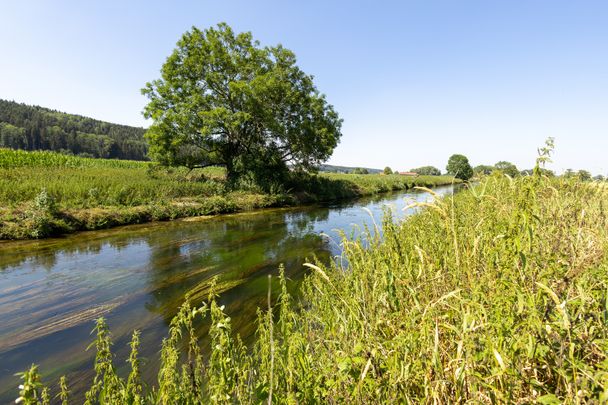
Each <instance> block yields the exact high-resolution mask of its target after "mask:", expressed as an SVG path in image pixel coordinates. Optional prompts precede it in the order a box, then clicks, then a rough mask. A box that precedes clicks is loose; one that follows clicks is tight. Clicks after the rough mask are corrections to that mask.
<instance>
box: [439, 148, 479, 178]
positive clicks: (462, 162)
mask: <svg viewBox="0 0 608 405" xmlns="http://www.w3.org/2000/svg"><path fill="white" fill-rule="evenodd" d="M446 170H447V172H448V174H451V175H452V176H454V177H456V178H457V179H461V180H465V181H466V180H469V179H470V178H471V177H473V168H472V167H471V165H470V164H469V159H467V157H466V156H464V155H458V154H455V155H452V156H450V158H449V159H448V165H447V166H446Z"/></svg>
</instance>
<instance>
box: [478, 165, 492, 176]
mask: <svg viewBox="0 0 608 405" xmlns="http://www.w3.org/2000/svg"><path fill="white" fill-rule="evenodd" d="M494 169H496V168H495V167H494V166H490V165H478V166H475V167H474V168H473V173H475V174H477V175H480V174H485V175H488V174H492V172H493V171H494Z"/></svg>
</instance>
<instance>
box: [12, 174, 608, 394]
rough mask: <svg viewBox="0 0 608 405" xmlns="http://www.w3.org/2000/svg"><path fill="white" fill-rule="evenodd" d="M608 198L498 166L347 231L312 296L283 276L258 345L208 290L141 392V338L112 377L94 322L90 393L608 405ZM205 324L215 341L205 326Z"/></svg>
mask: <svg viewBox="0 0 608 405" xmlns="http://www.w3.org/2000/svg"><path fill="white" fill-rule="evenodd" d="M606 197H608V189H606V188H605V187H597V186H595V185H594V184H588V183H581V182H578V181H576V180H563V179H548V178H544V177H541V176H539V175H535V176H530V177H521V178H517V179H510V178H507V177H501V176H491V177H489V178H486V179H484V180H483V181H482V182H481V183H480V184H479V185H477V186H476V187H474V188H472V189H471V190H470V191H465V192H462V193H459V194H458V195H456V196H455V197H449V198H444V199H437V200H436V201H434V202H432V203H419V204H417V205H418V206H424V207H425V208H426V209H424V210H422V211H421V212H420V213H419V214H417V215H415V216H413V217H411V218H410V219H408V220H406V221H405V222H403V223H395V222H393V220H392V219H391V217H390V215H387V217H386V218H385V220H384V223H383V235H384V236H383V239H382V240H380V238H379V237H378V236H376V234H375V233H373V232H368V233H367V234H366V235H363V236H362V237H363V238H365V239H366V240H365V241H363V240H356V241H349V240H346V239H345V240H344V241H343V245H344V255H345V259H346V260H344V261H339V262H336V263H335V264H334V265H331V266H323V265H321V264H319V263H316V264H315V263H310V264H308V265H307V266H308V267H309V268H311V269H312V274H311V275H310V276H309V277H308V278H307V280H306V282H305V283H304V286H303V296H304V298H303V300H302V302H303V304H300V303H296V302H294V301H293V300H292V299H291V298H290V296H289V294H288V293H287V290H286V288H285V280H284V279H283V277H282V275H281V276H280V277H279V279H280V283H281V285H282V286H283V289H282V293H281V294H280V296H279V298H278V299H277V300H276V302H271V300H270V299H269V303H268V308H263V309H260V312H259V319H258V338H257V343H256V344H255V346H254V347H252V348H249V349H247V348H245V347H244V346H243V344H242V343H241V342H240V340H239V338H238V336H234V335H233V333H232V331H231V327H230V318H228V317H227V316H226V315H225V314H224V312H223V308H221V307H218V305H217V304H215V301H214V297H213V296H210V297H209V299H208V300H207V301H206V303H203V304H202V305H201V303H195V302H188V301H186V302H185V303H184V305H183V306H182V308H181V310H180V311H179V313H178V314H177V315H176V317H175V318H174V320H173V322H172V323H171V328H170V332H169V336H168V337H167V338H166V339H165V341H164V343H163V347H162V353H161V366H160V371H159V373H158V381H157V382H156V383H155V384H154V385H153V386H152V387H151V388H146V389H144V388H141V387H144V385H143V383H141V382H140V380H139V377H138V376H139V369H140V367H141V366H140V364H139V362H138V361H137V357H138V356H137V344H135V343H133V344H132V348H133V354H132V355H131V357H130V358H129V361H130V362H131V365H132V370H133V371H132V372H131V375H130V376H128V377H127V378H121V377H119V376H118V375H117V374H116V372H115V369H114V366H113V362H114V361H115V359H114V358H113V356H112V355H111V352H110V340H109V334H108V331H107V327H106V326H105V322H104V321H103V320H99V321H98V323H97V326H96V330H97V342H96V347H97V351H98V352H97V353H98V355H97V360H96V363H95V370H96V372H97V375H96V377H95V379H94V381H93V382H92V385H91V388H90V390H89V391H88V394H87V400H88V401H89V402H90V403H97V402H99V403H163V404H169V403H183V404H195V403H260V402H265V403H289V404H293V403H465V402H471V403H542V404H553V403H590V402H591V403H606V401H608V357H607V354H608V257H606V254H605V253H606V252H607V249H608V222H607V214H608V213H607V212H606V207H605V201H606ZM339 263H348V268H342V267H341V265H340V264H339ZM203 321H204V322H210V325H211V327H210V329H209V334H210V337H211V343H210V346H209V347H201V345H200V344H199V341H198V336H197V334H196V333H195V331H196V326H195V325H196V324H197V323H198V322H203ZM138 336H139V335H137V334H136V335H134V340H135V337H138ZM203 353H209V355H208V356H203ZM120 361H123V360H120ZM22 377H23V380H24V384H23V388H22V390H21V396H20V398H22V399H23V401H24V402H25V403H44V395H45V394H44V393H45V392H46V396H47V398H48V395H49V394H48V392H49V391H48V390H46V391H45V389H44V388H43V387H42V385H41V384H40V382H39V381H40V377H39V375H38V370H37V369H35V368H32V369H31V370H30V371H29V372H27V373H25V374H23V376H22ZM64 387H65V385H64ZM61 392H64V393H65V392H67V388H64V389H62V390H61ZM66 395H67V394H66Z"/></svg>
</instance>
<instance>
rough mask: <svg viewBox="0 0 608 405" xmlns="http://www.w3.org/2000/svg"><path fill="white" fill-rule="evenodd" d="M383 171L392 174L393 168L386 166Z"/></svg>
mask: <svg viewBox="0 0 608 405" xmlns="http://www.w3.org/2000/svg"><path fill="white" fill-rule="evenodd" d="M383 173H384V174H393V170H392V169H391V168H390V167H388V166H386V167H385V168H384V171H383Z"/></svg>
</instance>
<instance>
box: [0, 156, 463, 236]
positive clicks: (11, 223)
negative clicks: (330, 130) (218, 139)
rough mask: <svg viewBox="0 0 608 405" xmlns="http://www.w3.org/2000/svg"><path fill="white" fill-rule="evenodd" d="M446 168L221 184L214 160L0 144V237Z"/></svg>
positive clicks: (174, 214)
mask: <svg viewBox="0 0 608 405" xmlns="http://www.w3.org/2000/svg"><path fill="white" fill-rule="evenodd" d="M453 182H457V181H455V180H454V179H453V178H452V177H451V176H419V177H406V176H399V175H388V176H385V175H380V174H368V175H355V174H334V173H321V174H318V175H297V176H296V175H294V176H293V179H292V180H291V182H290V183H288V184H286V185H281V186H280V187H276V189H274V190H272V191H271V192H267V191H264V190H262V189H261V188H259V187H258V186H256V185H255V184H253V183H251V184H247V183H244V184H240V185H239V187H237V188H229V187H227V185H226V181H225V171H224V169H223V168H220V167H208V168H205V169H196V170H192V171H190V170H188V169H186V168H164V167H160V166H158V165H155V164H153V163H151V162H138V161H125V160H113V159H94V158H83V157H76V156H70V155H64V154H59V153H55V152H46V151H45V152H43V151H36V152H26V151H20V150H10V149H0V239H27V238H41V237H47V236H52V235H57V234H61V233H68V232H73V231H78V230H93V229H102V228H109V227H113V226H118V225H127V224H133V223H143V222H149V221H157V220H170V219H176V218H183V217H191V216H199V215H214V214H222V213H233V212H238V211H244V210H252V209H259V208H266V207H279V206H287V205H296V204H306V203H314V202H319V201H331V200H337V199H345V198H354V197H358V196H363V195H370V194H376V193H381V192H387V191H394V190H404V189H408V188H412V187H414V186H426V187H433V186H437V185H445V184H451V183H453Z"/></svg>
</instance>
